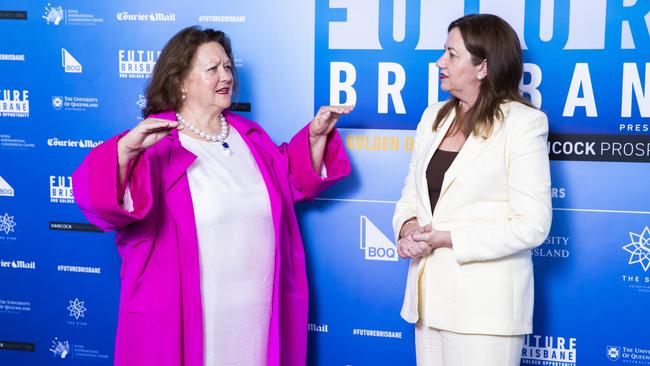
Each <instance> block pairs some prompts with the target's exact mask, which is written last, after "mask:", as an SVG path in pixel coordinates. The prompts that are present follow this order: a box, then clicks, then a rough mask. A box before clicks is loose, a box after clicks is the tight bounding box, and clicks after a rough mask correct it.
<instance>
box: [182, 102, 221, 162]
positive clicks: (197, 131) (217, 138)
mask: <svg viewBox="0 0 650 366" xmlns="http://www.w3.org/2000/svg"><path fill="white" fill-rule="evenodd" d="M176 118H177V119H178V122H180V123H181V129H182V128H183V127H187V128H189V129H190V131H192V132H194V134H196V135H198V136H201V137H202V138H204V139H206V140H208V141H212V142H219V143H221V147H223V151H224V152H225V153H227V154H228V155H232V150H230V145H228V143H227V142H226V137H228V132H229V130H230V126H229V125H228V121H226V117H224V116H223V114H220V115H219V119H220V120H221V132H219V134H218V135H211V134H209V133H207V132H205V131H201V130H200V129H198V128H196V127H195V126H194V125H192V124H191V123H189V122H187V121H186V120H185V118H183V116H181V114H180V113H178V112H176Z"/></svg>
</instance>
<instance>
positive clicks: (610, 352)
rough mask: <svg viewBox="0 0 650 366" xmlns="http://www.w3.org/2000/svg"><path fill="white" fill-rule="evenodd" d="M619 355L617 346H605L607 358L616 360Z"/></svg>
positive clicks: (619, 351) (619, 349) (619, 350)
mask: <svg viewBox="0 0 650 366" xmlns="http://www.w3.org/2000/svg"><path fill="white" fill-rule="evenodd" d="M620 357H621V348H620V347H617V346H607V358H608V359H609V360H610V361H618V359H619V358H620Z"/></svg>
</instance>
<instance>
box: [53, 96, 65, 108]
mask: <svg viewBox="0 0 650 366" xmlns="http://www.w3.org/2000/svg"><path fill="white" fill-rule="evenodd" d="M52 107H53V108H54V109H56V110H57V111H58V110H59V109H61V107H63V97H61V96H58V95H55V96H53V97H52Z"/></svg>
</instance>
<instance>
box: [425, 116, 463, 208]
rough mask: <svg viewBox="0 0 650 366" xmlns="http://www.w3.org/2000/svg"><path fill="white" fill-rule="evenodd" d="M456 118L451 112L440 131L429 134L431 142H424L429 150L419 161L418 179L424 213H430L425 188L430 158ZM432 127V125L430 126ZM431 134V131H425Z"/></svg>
mask: <svg viewBox="0 0 650 366" xmlns="http://www.w3.org/2000/svg"><path fill="white" fill-rule="evenodd" d="M455 116H456V112H455V111H451V113H449V116H447V118H445V120H444V121H443V123H442V125H441V126H440V129H439V130H438V131H436V132H435V133H431V134H430V135H429V136H431V137H430V138H432V140H431V142H429V141H425V144H424V146H428V147H429V148H428V149H427V150H426V151H425V153H424V155H423V158H422V159H420V165H419V168H418V170H419V177H420V178H419V179H420V187H422V189H421V190H420V192H421V193H422V196H423V197H420V199H421V200H422V202H424V207H425V208H426V209H427V211H426V212H432V209H431V198H430V197H429V189H428V188H427V167H428V166H429V161H431V158H432V157H433V154H434V153H435V152H436V150H437V149H438V146H440V143H441V142H442V139H443V138H444V137H445V135H447V131H448V130H449V127H450V126H451V122H452V121H453V120H454V117H455ZM432 126H433V124H432ZM427 132H431V131H427Z"/></svg>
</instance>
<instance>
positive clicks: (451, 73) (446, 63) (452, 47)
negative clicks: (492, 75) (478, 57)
mask: <svg viewBox="0 0 650 366" xmlns="http://www.w3.org/2000/svg"><path fill="white" fill-rule="evenodd" d="M436 65H437V66H438V67H439V68H440V81H441V84H440V86H441V88H442V89H443V90H444V91H447V92H449V93H451V95H453V96H454V97H456V98H458V99H459V100H460V101H461V103H462V104H465V107H466V108H468V107H471V106H472V105H473V104H474V101H476V98H477V97H478V94H479V89H480V86H481V80H479V78H481V79H483V78H485V77H486V76H487V62H486V61H485V60H483V61H482V62H481V63H480V64H478V65H474V63H473V62H472V54H471V53H469V51H467V49H466V48H465V42H463V37H462V35H461V33H460V31H459V30H458V28H452V29H451V31H449V34H448V35H447V41H446V42H445V52H444V53H443V54H442V56H440V58H439V59H438V61H436Z"/></svg>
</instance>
